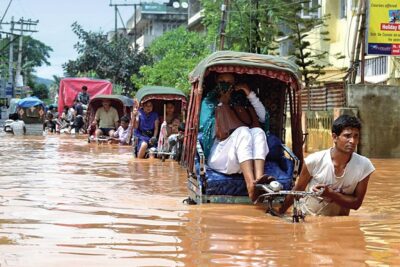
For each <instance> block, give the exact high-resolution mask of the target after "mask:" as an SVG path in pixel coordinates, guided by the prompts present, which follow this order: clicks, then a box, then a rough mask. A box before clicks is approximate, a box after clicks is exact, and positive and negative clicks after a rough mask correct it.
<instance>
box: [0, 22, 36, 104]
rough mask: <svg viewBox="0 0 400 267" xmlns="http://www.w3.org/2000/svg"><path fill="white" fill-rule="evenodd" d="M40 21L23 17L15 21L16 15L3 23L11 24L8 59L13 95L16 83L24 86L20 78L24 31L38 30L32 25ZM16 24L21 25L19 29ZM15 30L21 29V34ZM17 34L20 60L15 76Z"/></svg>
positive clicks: (9, 79)
mask: <svg viewBox="0 0 400 267" xmlns="http://www.w3.org/2000/svg"><path fill="white" fill-rule="evenodd" d="M38 23H39V20H36V21H33V20H31V19H28V20H24V18H21V19H20V20H18V21H14V17H11V22H9V23H2V24H10V33H9V36H10V52H9V60H8V71H9V73H8V81H9V85H10V86H11V88H12V91H13V93H12V95H13V96H15V88H14V87H15V85H17V86H19V87H20V86H22V84H21V82H20V80H22V79H21V71H22V44H23V34H24V32H29V33H33V32H37V30H35V29H32V28H31V27H32V26H36V25H37V24H38ZM16 25H19V29H16V27H15V26H16ZM14 30H19V31H20V34H14ZM15 36H19V48H18V61H17V67H16V73H15V76H14V66H13V65H14V40H15V39H16V38H15Z"/></svg>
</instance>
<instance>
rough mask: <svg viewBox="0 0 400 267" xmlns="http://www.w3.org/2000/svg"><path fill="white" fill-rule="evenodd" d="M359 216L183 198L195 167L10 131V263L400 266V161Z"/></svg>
mask: <svg viewBox="0 0 400 267" xmlns="http://www.w3.org/2000/svg"><path fill="white" fill-rule="evenodd" d="M372 161H373V163H374V164H375V167H376V169H377V171H376V172H375V173H374V174H373V176H372V178H371V179H370V185H369V188H368V192H367V195H366V198H365V201H364V204H363V206H362V207H361V208H360V210H358V211H352V212H351V216H349V217H331V218H323V217H310V216H309V217H307V218H306V222H305V223H300V224H292V223H289V222H287V221H285V220H282V219H279V218H275V217H271V216H269V215H266V214H265V213H264V210H263V208H262V207H256V206H252V205H222V204H221V205H216V204H204V205H197V206H188V205H185V204H183V203H182V200H183V199H184V198H185V197H186V195H187V190H186V171H185V170H183V169H182V168H181V167H180V166H179V165H178V164H177V163H175V162H168V161H167V162H161V161H159V160H153V161H150V160H134V159H132V156H131V152H130V149H129V147H120V146H111V145H96V144H88V143H87V142H85V139H83V137H82V138H77V137H72V136H56V135H52V136H50V135H49V136H46V137H42V136H40V137H29V136H27V137H21V138H19V137H14V136H10V135H4V134H1V135H0V163H1V164H0V266H1V267H5V266H23V267H28V266H57V267H64V266H65V267H67V266H68V267H70V266H96V267H99V266H267V265H270V266H307V265H328V266H332V265H335V266H365V265H370V266H388V265H398V264H399V262H400V224H399V221H400V201H399V199H400V159H384V160H382V159H372Z"/></svg>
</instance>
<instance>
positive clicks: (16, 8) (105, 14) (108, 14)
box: [0, 0, 135, 79]
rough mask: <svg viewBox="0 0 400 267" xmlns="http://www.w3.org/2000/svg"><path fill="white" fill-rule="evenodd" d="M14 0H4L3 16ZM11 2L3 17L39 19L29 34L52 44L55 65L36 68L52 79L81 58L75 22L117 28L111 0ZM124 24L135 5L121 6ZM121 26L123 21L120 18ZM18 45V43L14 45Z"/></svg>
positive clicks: (95, 28)
mask: <svg viewBox="0 0 400 267" xmlns="http://www.w3.org/2000/svg"><path fill="white" fill-rule="evenodd" d="M9 1H10V0H0V18H1V17H2V16H3V14H4V12H5V10H6V8H7V5H8V3H9ZM11 1H12V2H11V5H10V8H9V10H8V11H7V14H6V16H5V18H4V20H3V23H4V22H10V21H11V17H12V16H14V20H19V19H20V18H22V17H23V18H24V19H31V20H39V23H38V25H37V27H36V30H38V32H35V33H29V35H31V36H32V37H33V38H35V39H37V40H39V41H41V42H43V43H44V44H46V45H48V46H50V47H51V48H52V49H53V52H51V53H50V59H49V62H50V63H51V66H43V67H40V68H36V73H35V74H36V76H38V77H41V78H47V79H52V77H53V75H57V76H63V70H62V64H63V63H65V62H67V61H68V60H74V59H76V58H77V52H76V51H75V49H74V44H76V43H77V42H78V38H77V36H76V35H75V34H74V33H73V32H72V28H71V25H72V23H74V22H75V21H77V22H78V24H80V25H81V26H82V27H83V29H84V30H86V31H89V30H90V31H94V32H99V31H102V32H103V33H107V32H109V31H113V30H114V28H115V12H114V7H112V6H110V0H11ZM111 1H112V3H118V4H120V3H133V1H135V0H111ZM119 10H120V14H121V17H122V19H123V21H124V24H126V22H127V21H128V19H129V18H130V17H131V16H132V14H133V7H132V6H120V7H119ZM118 27H122V22H121V20H120V18H119V17H118ZM2 30H3V31H9V26H8V25H2ZM14 47H15V46H14Z"/></svg>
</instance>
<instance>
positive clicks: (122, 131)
mask: <svg viewBox="0 0 400 267" xmlns="http://www.w3.org/2000/svg"><path fill="white" fill-rule="evenodd" d="M129 122H130V120H129V117H128V116H126V115H124V116H122V117H121V125H120V126H119V127H118V129H117V131H115V133H114V134H113V136H112V137H113V139H112V140H111V143H119V144H121V145H129V143H130V138H131V133H132V127H131V126H130V124H129Z"/></svg>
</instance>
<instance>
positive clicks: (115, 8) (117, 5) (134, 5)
mask: <svg viewBox="0 0 400 267" xmlns="http://www.w3.org/2000/svg"><path fill="white" fill-rule="evenodd" d="M136 1H138V0H134V1H133V2H136ZM137 5H138V4H113V3H112V0H110V6H113V7H114V10H115V25H114V28H115V40H117V39H118V32H117V31H118V25H117V16H118V7H119V6H133V7H134V8H135V21H134V25H135V26H134V27H135V29H134V31H135V36H134V38H135V42H134V46H135V49H136V6H137ZM139 5H140V0H139Z"/></svg>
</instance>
